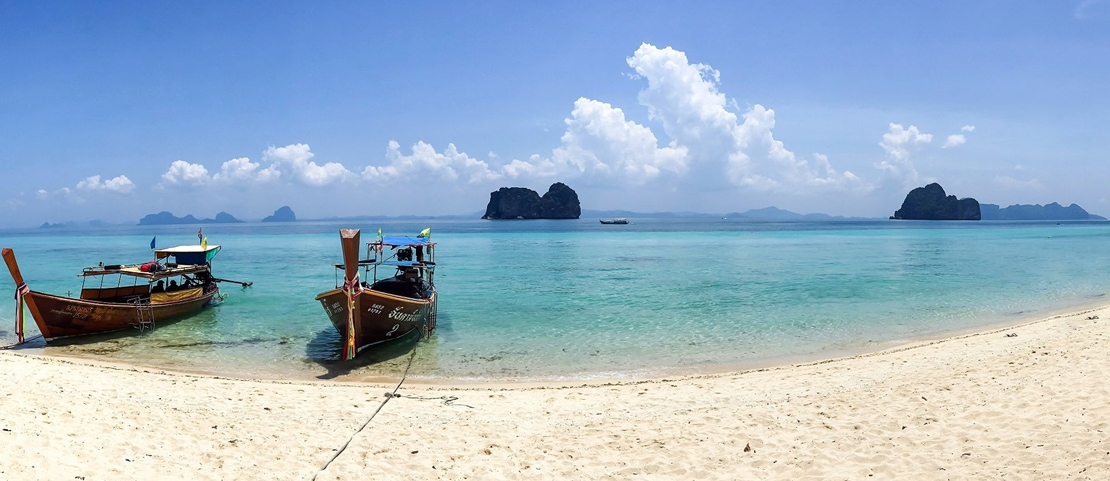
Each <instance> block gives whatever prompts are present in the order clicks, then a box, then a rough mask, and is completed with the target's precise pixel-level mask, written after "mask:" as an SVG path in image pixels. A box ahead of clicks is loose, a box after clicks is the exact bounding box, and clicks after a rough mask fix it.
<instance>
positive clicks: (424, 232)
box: [416, 227, 432, 237]
mask: <svg viewBox="0 0 1110 481" xmlns="http://www.w3.org/2000/svg"><path fill="white" fill-rule="evenodd" d="M431 236H432V228H431V227H429V228H427V229H424V230H422V231H420V233H419V234H417V235H416V237H431Z"/></svg>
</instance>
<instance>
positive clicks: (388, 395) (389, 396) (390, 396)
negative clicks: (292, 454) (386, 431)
mask: <svg viewBox="0 0 1110 481" xmlns="http://www.w3.org/2000/svg"><path fill="white" fill-rule="evenodd" d="M415 357H416V347H413V348H412V354H411V355H409V363H408V365H407V366H405V372H404V374H402V375H401V382H398V383H397V386H396V387H394V388H393V392H387V393H385V401H382V403H381V404H380V405H378V409H375V410H374V414H371V415H370V419H367V420H366V422H364V423H362V426H361V427H359V428H358V431H355V433H354V434H352V435H351V438H350V439H348V440H347V442H345V443H343V447H341V448H339V451H337V452H336V453H335V456H332V457H331V459H329V460H328V462H327V463H326V464H324V467H323V468H320V470H319V471H317V472H316V474H314V475H312V480H313V481H316V477H317V476H319V475H320V473H322V472H324V471H327V469H328V466H331V463H332V461H335V460H336V458H338V457H339V455H340V454H343V451H344V450H346V449H347V446H350V445H351V441H354V439H355V436H358V433H361V432H362V430H363V429H366V426H368V425H369V424H370V421H373V420H374V416H377V415H378V413H379V412H381V410H382V408H384V407H385V403H387V402H389V400H390V399H393V398H395V397H400V396H399V395H397V390H398V389H401V384H404V383H405V378H407V377H408V375H409V368H410V367H412V360H413V358H415Z"/></svg>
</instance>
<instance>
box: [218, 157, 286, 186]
mask: <svg viewBox="0 0 1110 481" xmlns="http://www.w3.org/2000/svg"><path fill="white" fill-rule="evenodd" d="M260 166H261V164H259V163H258V162H251V159H249V158H247V157H239V158H236V159H231V160H229V161H227V162H224V163H223V165H222V166H220V171H219V172H217V173H215V174H213V175H212V180H214V181H216V182H238V183H246V184H249V183H252V182H258V183H266V182H271V181H275V180H277V179H278V178H280V177H281V171H280V170H278V169H277V167H276V166H274V165H273V164H271V165H270V166H268V167H266V168H265V169H259V167H260Z"/></svg>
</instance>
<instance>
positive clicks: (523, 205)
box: [482, 182, 582, 219]
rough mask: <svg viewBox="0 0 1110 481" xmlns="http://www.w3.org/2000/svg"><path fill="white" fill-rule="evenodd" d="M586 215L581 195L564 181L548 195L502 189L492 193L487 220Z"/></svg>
mask: <svg viewBox="0 0 1110 481" xmlns="http://www.w3.org/2000/svg"><path fill="white" fill-rule="evenodd" d="M581 215H582V205H581V204H580V203H579V201H578V193H577V192H575V191H574V189H571V188H570V187H568V186H567V185H566V184H564V183H562V182H556V183H554V184H551V187H550V188H548V189H547V193H546V194H544V195H543V197H540V195H539V193H537V192H536V191H534V190H532V189H528V188H525V187H502V188H500V189H498V190H497V191H495V192H490V194H489V204H487V205H486V214H485V215H483V216H482V218H483V219H577V218H579V217H580V216H581Z"/></svg>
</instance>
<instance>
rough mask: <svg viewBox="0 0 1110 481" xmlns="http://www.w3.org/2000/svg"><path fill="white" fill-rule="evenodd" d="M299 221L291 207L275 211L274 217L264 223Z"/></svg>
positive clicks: (266, 219)
mask: <svg viewBox="0 0 1110 481" xmlns="http://www.w3.org/2000/svg"><path fill="white" fill-rule="evenodd" d="M296 220H297V214H294V213H293V209H290V208H289V206H287V205H286V206H282V207H281V208H280V209H278V210H275V211H274V215H271V216H268V217H266V218H265V219H262V222H293V221H296Z"/></svg>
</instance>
